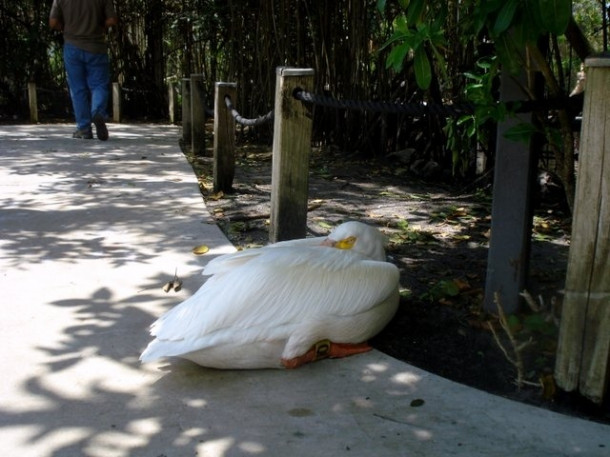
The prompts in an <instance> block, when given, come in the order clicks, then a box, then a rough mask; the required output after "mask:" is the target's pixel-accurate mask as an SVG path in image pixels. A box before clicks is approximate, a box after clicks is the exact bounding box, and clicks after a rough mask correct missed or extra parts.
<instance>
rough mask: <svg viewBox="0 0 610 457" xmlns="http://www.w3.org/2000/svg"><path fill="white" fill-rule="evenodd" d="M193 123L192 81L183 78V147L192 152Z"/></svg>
mask: <svg viewBox="0 0 610 457" xmlns="http://www.w3.org/2000/svg"><path fill="white" fill-rule="evenodd" d="M192 141H193V121H192V119H191V79H190V78H182V147H183V148H184V150H185V152H190V151H191V143H192Z"/></svg>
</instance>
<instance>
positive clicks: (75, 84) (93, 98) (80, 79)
mask: <svg viewBox="0 0 610 457" xmlns="http://www.w3.org/2000/svg"><path fill="white" fill-rule="evenodd" d="M64 64H65V66H66V74H67V76H68V86H69V87H70V97H71V98H72V107H73V108H74V117H75V118H76V128H77V129H79V130H89V129H91V119H92V118H93V116H94V115H96V114H98V113H99V114H101V115H102V116H103V117H104V119H106V118H107V117H108V113H107V106H108V97H109V93H110V70H109V64H108V54H92V53H90V52H87V51H84V50H82V49H80V48H77V47H76V46H74V45H72V44H69V43H65V44H64Z"/></svg>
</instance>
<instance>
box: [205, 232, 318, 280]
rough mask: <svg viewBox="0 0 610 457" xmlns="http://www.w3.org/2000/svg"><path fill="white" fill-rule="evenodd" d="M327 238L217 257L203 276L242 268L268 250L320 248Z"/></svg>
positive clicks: (296, 241)
mask: <svg viewBox="0 0 610 457" xmlns="http://www.w3.org/2000/svg"><path fill="white" fill-rule="evenodd" d="M325 239H326V237H315V238H302V239H298V240H289V241H280V242H278V243H274V244H270V245H268V246H264V247H261V248H255V249H247V250H245V251H238V252H233V253H231V254H224V255H221V256H219V257H216V258H214V259H212V260H210V261H209V262H208V264H207V265H206V266H205V267H204V268H203V272H202V274H203V275H215V274H219V273H226V272H227V271H230V270H233V269H234V268H237V267H240V266H242V265H244V264H245V263H247V262H249V261H250V260H252V259H254V258H256V257H258V256H260V255H263V254H264V253H265V252H266V251H267V250H268V249H272V248H273V249H275V248H284V247H313V246H320V245H321V244H322V242H323V241H324V240H325Z"/></svg>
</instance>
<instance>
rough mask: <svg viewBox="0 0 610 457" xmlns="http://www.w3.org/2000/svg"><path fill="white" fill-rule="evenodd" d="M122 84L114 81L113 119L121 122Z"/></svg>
mask: <svg viewBox="0 0 610 457" xmlns="http://www.w3.org/2000/svg"><path fill="white" fill-rule="evenodd" d="M122 108H123V107H122V97H121V84H120V83H112V121H113V122H121V119H122V116H123V112H122Z"/></svg>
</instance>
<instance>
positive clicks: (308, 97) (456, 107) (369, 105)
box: [293, 88, 582, 117]
mask: <svg viewBox="0 0 610 457" xmlns="http://www.w3.org/2000/svg"><path fill="white" fill-rule="evenodd" d="M293 96H294V97H295V98H296V99H297V100H301V101H302V102H305V103H312V104H314V105H319V106H326V107H329V108H339V109H350V110H361V111H373V112H378V113H393V114H405V115H407V116H424V115H429V114H432V115H435V116H443V117H460V116H463V115H466V114H473V113H474V109H475V105H474V104H472V103H461V104H452V105H441V104H436V103H392V102H383V101H361V100H338V99H336V98H332V97H328V96H326V95H318V94H313V93H311V92H307V91H304V90H303V89H300V88H297V89H295V90H294V93H293ZM506 105H507V107H508V109H509V111H514V112H516V113H529V112H532V111H537V110H542V109H561V108H566V109H574V110H575V111H578V110H579V107H580V109H582V100H577V99H575V97H564V98H558V99H548V100H526V101H514V102H513V101H511V102H507V103H506Z"/></svg>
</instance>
